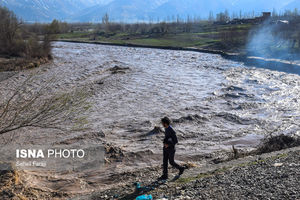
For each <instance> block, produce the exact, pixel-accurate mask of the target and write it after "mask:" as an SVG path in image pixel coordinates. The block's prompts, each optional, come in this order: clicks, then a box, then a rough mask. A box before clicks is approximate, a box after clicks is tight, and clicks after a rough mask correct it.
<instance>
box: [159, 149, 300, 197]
mask: <svg viewBox="0 0 300 200" xmlns="http://www.w3.org/2000/svg"><path fill="white" fill-rule="evenodd" d="M299 166H300V149H298V150H296V151H293V152H289V153H283V154H279V155H277V156H273V157H270V158H267V159H258V160H257V161H252V162H249V163H245V164H240V166H237V167H232V168H230V169H226V168H223V169H219V170H217V171H215V172H214V173H212V174H206V175H204V174H203V175H202V176H203V178H198V179H196V180H193V181H190V182H189V181H188V179H185V180H187V183H184V184H182V185H180V186H177V187H176V186H173V187H166V188H165V189H160V190H158V191H157V192H154V193H153V195H154V196H155V197H156V199H157V198H163V197H165V198H167V199H170V198H172V199H300V185H299V182H300V170H299ZM200 176H201V175H200ZM200 176H199V177H200ZM183 181H184V180H183ZM172 192H173V193H172Z"/></svg>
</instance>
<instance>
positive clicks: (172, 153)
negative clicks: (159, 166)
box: [163, 148, 182, 176]
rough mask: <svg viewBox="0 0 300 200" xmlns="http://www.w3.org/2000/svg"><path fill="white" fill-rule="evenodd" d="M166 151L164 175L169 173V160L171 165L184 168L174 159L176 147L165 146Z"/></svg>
mask: <svg viewBox="0 0 300 200" xmlns="http://www.w3.org/2000/svg"><path fill="white" fill-rule="evenodd" d="M163 152H164V154H163V155H164V158H163V167H164V169H163V174H164V175H166V176H167V175H168V162H170V165H172V166H173V167H175V168H177V169H179V170H180V169H182V167H181V166H180V165H178V164H177V163H176V162H175V161H174V156H175V149H174V148H164V150H163Z"/></svg>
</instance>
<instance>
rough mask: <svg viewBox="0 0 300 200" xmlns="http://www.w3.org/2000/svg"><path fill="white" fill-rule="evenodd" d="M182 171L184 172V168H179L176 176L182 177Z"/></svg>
mask: <svg viewBox="0 0 300 200" xmlns="http://www.w3.org/2000/svg"><path fill="white" fill-rule="evenodd" d="M184 170H185V168H184V167H182V168H180V169H179V174H178V175H179V176H180V175H182V174H183V172H184Z"/></svg>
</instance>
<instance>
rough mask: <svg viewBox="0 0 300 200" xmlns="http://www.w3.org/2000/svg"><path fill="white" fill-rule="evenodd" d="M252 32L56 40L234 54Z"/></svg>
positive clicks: (80, 35) (212, 28)
mask: <svg viewBox="0 0 300 200" xmlns="http://www.w3.org/2000/svg"><path fill="white" fill-rule="evenodd" d="M251 28H252V25H251V24H245V25H213V24H201V25H199V26H195V27H192V31H190V32H180V31H178V32H179V33H177V31H170V32H167V33H163V34H161V33H160V34H147V33H146V34H142V33H139V32H136V33H134V34H133V33H128V32H107V33H101V34H97V33H95V32H88V31H86V32H85V31H77V32H72V33H64V34H58V35H57V38H58V40H73V41H74V40H75V41H84V42H106V43H113V44H132V45H145V46H161V47H195V48H204V49H212V50H226V51H233V52H234V51H237V49H243V48H244V45H245V41H246V37H247V35H248V31H249V30H250V29H251ZM232 32H234V34H235V38H232V37H230V34H231V33H232ZM233 40H234V41H233ZM227 43H228V44H227ZM229 43H230V45H229Z"/></svg>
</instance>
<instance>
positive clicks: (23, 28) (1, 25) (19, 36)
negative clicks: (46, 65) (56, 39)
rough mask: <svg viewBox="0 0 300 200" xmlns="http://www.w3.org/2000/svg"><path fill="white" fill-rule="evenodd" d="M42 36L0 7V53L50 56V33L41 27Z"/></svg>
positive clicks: (36, 56) (30, 56) (4, 54)
mask: <svg viewBox="0 0 300 200" xmlns="http://www.w3.org/2000/svg"><path fill="white" fill-rule="evenodd" d="M43 33H44V35H43V37H39V35H38V34H37V33H36V31H30V29H28V25H26V24H24V23H23V22H22V20H20V19H18V18H17V16H16V15H15V14H14V13H13V12H12V11H10V10H8V9H7V8H4V7H0V55H1V56H6V57H23V58H28V59H31V58H46V57H47V58H49V57H51V43H50V42H51V34H49V33H50V32H48V31H46V30H45V29H44V27H43Z"/></svg>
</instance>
